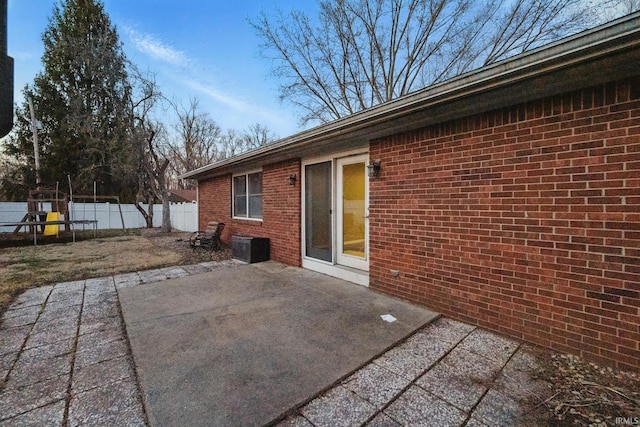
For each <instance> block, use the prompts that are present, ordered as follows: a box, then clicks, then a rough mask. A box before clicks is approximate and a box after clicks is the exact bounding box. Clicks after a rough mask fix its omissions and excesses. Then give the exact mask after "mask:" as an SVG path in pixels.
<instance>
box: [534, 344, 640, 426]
mask: <svg viewBox="0 0 640 427" xmlns="http://www.w3.org/2000/svg"><path fill="white" fill-rule="evenodd" d="M538 359H539V362H540V369H539V372H537V373H536V375H535V376H536V378H537V379H542V380H544V381H547V382H549V383H551V384H552V391H551V393H550V396H549V397H547V398H546V400H545V401H544V403H543V405H544V407H545V408H546V410H547V412H548V414H549V417H550V419H551V420H552V421H551V422H550V423H549V424H550V425H552V426H563V427H564V426H592V427H606V426H613V425H640V421H637V420H639V419H640V375H638V373H637V372H625V371H619V370H616V369H612V368H609V367H601V366H598V365H596V364H595V363H591V362H587V361H585V360H584V359H582V358H580V357H577V356H573V355H569V354H552V353H550V352H542V353H541V355H540V356H538ZM633 420H636V421H633ZM629 421H631V422H629Z"/></svg>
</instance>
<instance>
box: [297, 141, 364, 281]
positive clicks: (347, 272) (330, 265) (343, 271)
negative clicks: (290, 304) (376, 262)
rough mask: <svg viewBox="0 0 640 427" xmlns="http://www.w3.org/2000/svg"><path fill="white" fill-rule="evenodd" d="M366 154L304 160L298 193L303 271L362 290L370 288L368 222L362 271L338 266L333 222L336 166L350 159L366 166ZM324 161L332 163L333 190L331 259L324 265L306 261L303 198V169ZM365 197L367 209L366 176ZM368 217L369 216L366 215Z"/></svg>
mask: <svg viewBox="0 0 640 427" xmlns="http://www.w3.org/2000/svg"><path fill="white" fill-rule="evenodd" d="M368 158H369V155H368V152H363V150H357V151H350V152H343V153H338V154H336V155H334V156H323V157H314V158H309V159H303V160H302V162H301V175H302V179H301V186H302V188H301V191H302V197H301V203H302V206H301V207H302V209H301V211H302V212H301V230H302V233H301V236H300V237H301V241H300V245H301V248H300V249H301V252H302V267H303V268H306V269H309V270H313V271H317V272H319V273H323V274H326V275H329V276H333V277H337V278H340V279H343V280H347V281H349V282H353V283H357V284H359V285H363V286H369V274H368V248H369V241H368V239H369V227H368V219H367V223H366V228H365V229H366V237H365V239H366V243H365V245H366V246H365V248H366V250H365V253H366V258H367V263H366V266H364V267H366V268H365V269H363V268H358V267H346V266H343V265H340V264H338V260H337V249H338V248H337V243H336V242H337V240H338V239H337V222H338V221H337V220H336V218H337V217H338V216H337V214H338V212H337V206H336V204H337V203H336V199H337V198H340V197H341V195H340V196H338V195H337V191H336V190H337V188H336V187H337V165H338V162H341V161H343V160H344V161H346V162H349V160H351V159H364V161H365V164H366V163H367V162H368ZM327 161H331V165H332V177H331V179H332V188H331V193H332V215H331V221H332V224H333V226H332V240H333V259H332V261H331V262H327V261H323V260H320V259H315V258H311V257H308V256H307V255H306V253H305V252H306V241H305V239H306V232H307V230H306V194H305V188H306V174H305V167H306V166H307V165H311V164H316V163H322V162H327ZM360 161H362V160H357V161H353V163H358V162H360ZM365 180H366V183H365V194H366V198H367V200H366V203H367V205H366V206H367V208H368V198H369V180H368V177H367V175H366V173H365ZM367 216H368V215H367Z"/></svg>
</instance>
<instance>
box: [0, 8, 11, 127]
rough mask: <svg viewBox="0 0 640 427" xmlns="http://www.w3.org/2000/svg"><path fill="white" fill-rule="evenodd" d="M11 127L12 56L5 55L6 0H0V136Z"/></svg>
mask: <svg viewBox="0 0 640 427" xmlns="http://www.w3.org/2000/svg"><path fill="white" fill-rule="evenodd" d="M11 128H13V58H12V57H10V56H7V0H0V138H2V137H3V136H5V135H6V134H8V133H9V132H11Z"/></svg>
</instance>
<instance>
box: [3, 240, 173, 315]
mask: <svg viewBox="0 0 640 427" xmlns="http://www.w3.org/2000/svg"><path fill="white" fill-rule="evenodd" d="M85 234H86V233H85ZM118 234H119V235H118ZM84 237H87V236H83V235H82V234H78V233H77V234H76V239H77V240H76V242H75V243H72V242H67V243H52V244H40V243H39V244H38V246H33V245H31V246H26V245H25V246H20V245H18V246H9V247H2V248H0V313H2V312H4V310H6V308H7V307H8V306H9V304H10V303H11V301H12V300H13V298H15V296H17V295H18V294H20V293H21V292H23V291H24V290H26V289H29V288H33V287H38V286H43V285H47V284H52V283H57V282H64V281H71V280H79V279H86V278H90V277H102V276H107V275H112V274H118V273H125V272H130V271H136V270H146V269H151V268H158V267H165V266H169V265H175V264H179V263H180V262H181V259H182V258H181V255H180V254H178V253H176V252H174V251H172V250H169V249H165V248H162V247H159V246H157V245H154V244H153V243H152V242H151V241H150V240H149V239H147V238H145V237H142V236H140V235H139V233H135V232H134V233H128V234H126V235H123V234H122V231H120V232H118V233H114V232H110V233H108V234H105V233H100V234H99V235H98V237H97V238H93V232H90V234H89V235H88V237H90V238H89V239H88V240H81V239H82V238H84ZM62 240H65V239H64V238H63V239H62ZM43 243H44V242H43ZM4 246H7V245H4Z"/></svg>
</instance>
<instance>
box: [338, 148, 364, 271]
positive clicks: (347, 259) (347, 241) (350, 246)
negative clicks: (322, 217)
mask: <svg viewBox="0 0 640 427" xmlns="http://www.w3.org/2000/svg"><path fill="white" fill-rule="evenodd" d="M366 170H367V168H366V156H365V157H363V156H359V157H355V158H346V159H341V160H339V161H338V176H337V181H338V200H337V202H338V203H337V207H338V224H337V235H338V256H337V261H338V264H342V265H346V266H349V267H354V268H358V269H361V270H368V268H369V267H368V260H367V258H368V256H367V251H368V245H367V239H368V225H369V224H368V217H369V214H368V193H369V189H368V184H369V181H368V180H367V173H366Z"/></svg>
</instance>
